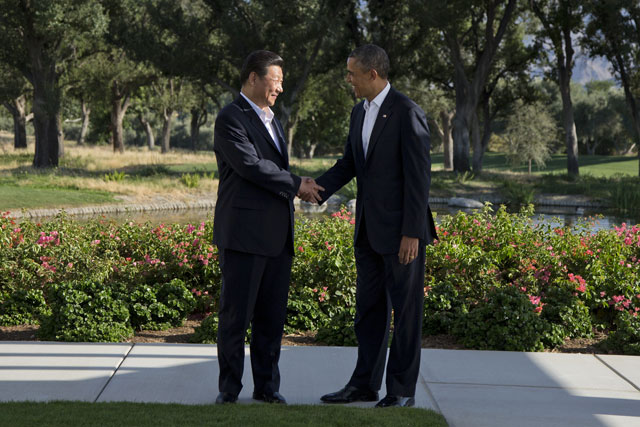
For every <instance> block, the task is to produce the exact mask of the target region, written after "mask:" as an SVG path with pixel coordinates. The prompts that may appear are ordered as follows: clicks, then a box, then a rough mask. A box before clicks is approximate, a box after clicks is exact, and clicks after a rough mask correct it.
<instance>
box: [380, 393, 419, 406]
mask: <svg viewBox="0 0 640 427" xmlns="http://www.w3.org/2000/svg"><path fill="white" fill-rule="evenodd" d="M415 404H416V400H415V399H414V398H413V397H411V396H409V397H402V396H393V395H391V394H387V395H386V396H385V398H384V399H382V400H381V401H380V402H378V403H376V408H389V407H391V406H400V407H405V408H408V407H410V406H413V405H415Z"/></svg>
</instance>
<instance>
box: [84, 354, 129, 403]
mask: <svg viewBox="0 0 640 427" xmlns="http://www.w3.org/2000/svg"><path fill="white" fill-rule="evenodd" d="M135 346H136V343H133V345H131V347H129V351H127V353H126V354H125V355H124V356H123V357H122V359H120V363H118V366H116V369H114V371H113V372H112V373H111V375H110V376H109V379H108V380H107V382H106V383H105V384H104V387H102V390H100V393H98V395H97V396H96V398H95V400H94V401H93V403H96V402H97V401H98V399H100V396H102V393H104V391H105V390H106V389H107V387H108V386H109V383H110V382H111V380H112V379H113V377H115V376H116V373H117V372H118V369H120V366H122V364H123V363H124V361H125V360H126V359H127V357H128V356H129V354H130V353H131V350H133V347H135Z"/></svg>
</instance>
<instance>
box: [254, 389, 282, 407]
mask: <svg viewBox="0 0 640 427" xmlns="http://www.w3.org/2000/svg"><path fill="white" fill-rule="evenodd" d="M253 398H254V399H255V400H262V401H263V402H267V403H281V404H283V405H286V404H287V401H286V399H285V398H284V396H283V395H281V394H280V393H278V392H277V391H274V392H273V393H272V392H255V391H254V392H253Z"/></svg>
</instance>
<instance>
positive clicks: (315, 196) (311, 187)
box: [297, 176, 324, 203]
mask: <svg viewBox="0 0 640 427" xmlns="http://www.w3.org/2000/svg"><path fill="white" fill-rule="evenodd" d="M320 191H324V187H322V186H320V185H318V184H316V181H315V180H314V179H313V178H311V177H308V176H303V177H302V181H301V182H300V188H298V194H297V195H298V197H300V198H301V199H302V200H304V201H305V202H309V203H318V202H320V201H321V200H322V197H320V194H319V192H320Z"/></svg>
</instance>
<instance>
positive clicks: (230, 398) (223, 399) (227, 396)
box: [216, 391, 238, 405]
mask: <svg viewBox="0 0 640 427" xmlns="http://www.w3.org/2000/svg"><path fill="white" fill-rule="evenodd" d="M236 400H238V396H236V395H235V394H232V393H227V392H226V391H223V392H221V393H220V394H219V395H218V397H216V405H222V404H223V403H236Z"/></svg>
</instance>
